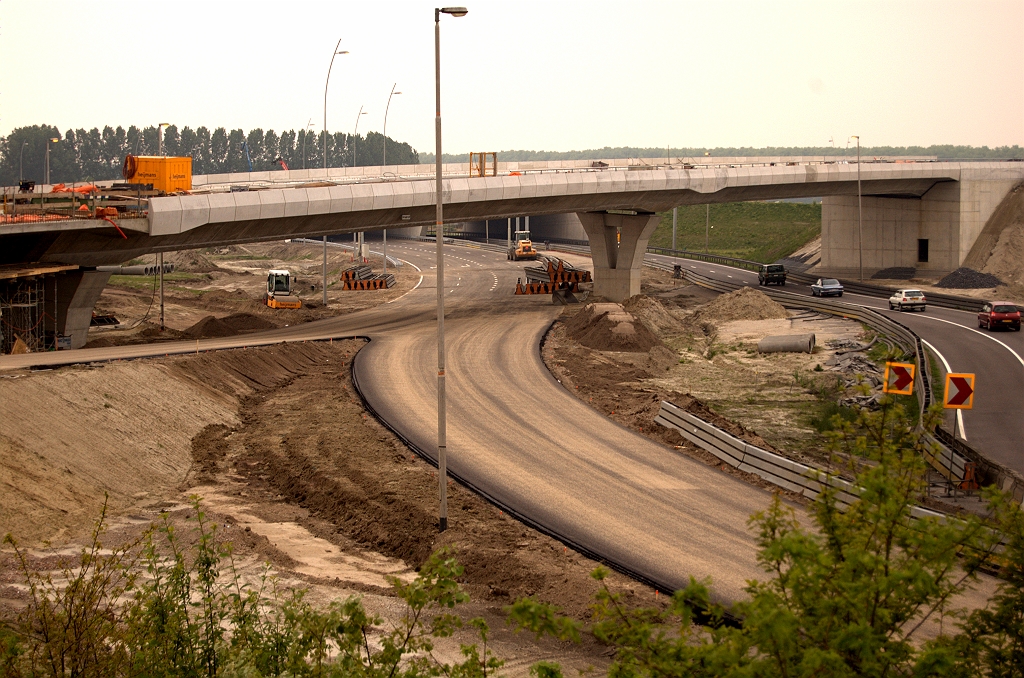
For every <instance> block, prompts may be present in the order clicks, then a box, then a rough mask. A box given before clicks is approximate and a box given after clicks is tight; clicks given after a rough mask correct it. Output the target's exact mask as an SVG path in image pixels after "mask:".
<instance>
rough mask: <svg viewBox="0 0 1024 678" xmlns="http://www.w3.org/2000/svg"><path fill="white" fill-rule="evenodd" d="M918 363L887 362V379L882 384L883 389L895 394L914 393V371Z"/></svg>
mask: <svg viewBox="0 0 1024 678" xmlns="http://www.w3.org/2000/svg"><path fill="white" fill-rule="evenodd" d="M916 369H917V365H914V364H913V363H890V362H887V363H885V381H884V383H883V384H882V391H883V392H885V393H892V394H893V395H913V394H914V371H915V370H916Z"/></svg>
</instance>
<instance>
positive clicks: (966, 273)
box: [935, 267, 1003, 290]
mask: <svg viewBox="0 0 1024 678" xmlns="http://www.w3.org/2000/svg"><path fill="white" fill-rule="evenodd" d="M1002 284H1003V281H1002V280H1000V279H999V278H997V277H995V276H994V275H992V274H990V273H981V272H980V271H975V270H974V269H973V268H966V267H964V268H958V269H956V270H955V271H953V272H952V273H950V274H949V275H947V276H946V277H945V278H943V279H942V280H940V281H939V282H937V283H935V286H936V287H945V288H948V289H957V290H981V289H985V288H987V287H997V286H998V285H1002Z"/></svg>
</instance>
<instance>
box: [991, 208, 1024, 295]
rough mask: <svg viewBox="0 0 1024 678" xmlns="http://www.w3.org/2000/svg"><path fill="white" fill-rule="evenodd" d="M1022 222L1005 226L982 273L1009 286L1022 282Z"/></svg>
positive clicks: (1023, 241)
mask: <svg viewBox="0 0 1024 678" xmlns="http://www.w3.org/2000/svg"><path fill="white" fill-rule="evenodd" d="M1021 261H1024V221H1020V222H1017V223H1016V224H1013V225H1011V226H1007V227H1006V228H1005V229H1004V230H1003V232H1002V233H1001V234H1000V235H999V242H998V243H997V244H996V246H995V249H993V250H992V255H991V256H990V257H989V259H988V261H987V262H986V263H985V268H983V269H981V271H982V273H990V274H992V275H994V276H996V277H997V278H999V279H1001V280H1005V281H1007V282H1008V283H1009V284H1014V283H1021V282H1024V267H1022V266H1021V263H1020V262H1021Z"/></svg>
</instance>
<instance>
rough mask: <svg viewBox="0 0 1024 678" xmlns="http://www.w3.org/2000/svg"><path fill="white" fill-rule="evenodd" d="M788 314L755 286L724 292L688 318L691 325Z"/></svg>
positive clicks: (786, 315) (773, 317)
mask: <svg viewBox="0 0 1024 678" xmlns="http://www.w3.org/2000/svg"><path fill="white" fill-rule="evenodd" d="M786 317H788V314H787V313H786V309H785V308H783V306H782V304H778V303H776V302H774V301H772V300H771V298H770V297H769V296H768V295H767V294H765V293H764V292H760V291H758V290H756V289H754V288H753V287H741V288H739V289H738V290H736V291H734V292H729V293H728V294H723V295H721V296H719V297H718V298H716V299H714V300H712V301H709V302H708V303H706V304H704V305H703V306H701V307H700V308H698V309H697V310H696V311H694V312H693V314H692V315H691V316H690V317H689V318H687V322H686V324H687V325H689V326H690V327H700V326H702V325H705V324H707V323H712V324H716V325H717V324H719V323H727V322H729V321H731V320H774V319H776V318H786Z"/></svg>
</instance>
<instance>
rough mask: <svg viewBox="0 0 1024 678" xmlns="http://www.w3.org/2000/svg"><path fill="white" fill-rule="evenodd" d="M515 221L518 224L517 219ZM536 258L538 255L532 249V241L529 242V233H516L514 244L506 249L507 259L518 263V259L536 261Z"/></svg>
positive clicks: (534, 249)
mask: <svg viewBox="0 0 1024 678" xmlns="http://www.w3.org/2000/svg"><path fill="white" fill-rule="evenodd" d="M516 221H517V222H518V219H517V220H516ZM538 256H540V255H539V254H538V253H537V250H536V248H534V246H533V241H532V240H530V232H529V231H516V239H515V242H514V243H513V244H512V246H511V247H509V248H508V258H509V259H511V260H512V261H519V260H520V259H536V258H537V257H538Z"/></svg>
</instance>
